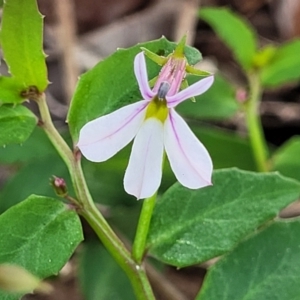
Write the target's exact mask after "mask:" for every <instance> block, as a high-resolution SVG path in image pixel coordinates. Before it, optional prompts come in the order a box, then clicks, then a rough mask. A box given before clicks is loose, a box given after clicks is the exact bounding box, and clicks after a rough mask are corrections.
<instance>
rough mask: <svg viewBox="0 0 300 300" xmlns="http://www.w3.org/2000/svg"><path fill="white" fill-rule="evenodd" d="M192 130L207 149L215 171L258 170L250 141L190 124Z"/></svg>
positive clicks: (222, 131)
mask: <svg viewBox="0 0 300 300" xmlns="http://www.w3.org/2000/svg"><path fill="white" fill-rule="evenodd" d="M190 125H191V129H192V130H193V132H194V133H195V134H196V136H197V137H198V138H199V140H200V141H201V142H202V143H203V144H204V145H205V147H206V148H207V150H208V152H209V154H210V156H211V158H212V161H213V165H214V168H215V169H221V168H229V167H237V168H240V169H244V170H251V171H254V170H256V167H255V162H254V159H253V155H252V150H251V146H250V143H249V141H248V140H246V139H243V138H241V137H240V136H238V135H237V134H236V133H234V132H231V131H229V130H224V129H220V128H213V127H212V128H210V127H208V126H204V125H201V124H200V125H199V124H196V125H195V124H194V123H190Z"/></svg>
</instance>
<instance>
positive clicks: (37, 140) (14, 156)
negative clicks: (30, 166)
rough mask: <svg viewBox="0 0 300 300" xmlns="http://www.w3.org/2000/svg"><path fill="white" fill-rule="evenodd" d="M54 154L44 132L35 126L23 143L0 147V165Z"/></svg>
mask: <svg viewBox="0 0 300 300" xmlns="http://www.w3.org/2000/svg"><path fill="white" fill-rule="evenodd" d="M0 110H1V108H0ZM55 154H56V150H55V149H54V147H53V145H52V144H51V142H50V141H49V139H48V137H47V136H46V134H45V132H44V130H43V129H41V128H40V127H38V126H36V127H35V129H34V131H33V132H32V134H31V135H30V137H29V138H28V139H27V140H26V141H25V142H24V143H22V144H11V145H8V146H6V147H0V163H1V164H12V163H18V164H19V163H26V162H29V161H32V160H39V159H40V158H42V157H46V156H48V155H55Z"/></svg>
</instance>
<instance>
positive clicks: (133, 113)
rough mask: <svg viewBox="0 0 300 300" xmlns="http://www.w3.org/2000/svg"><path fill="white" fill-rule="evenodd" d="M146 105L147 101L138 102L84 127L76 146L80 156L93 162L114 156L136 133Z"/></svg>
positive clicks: (142, 119) (141, 121)
mask: <svg viewBox="0 0 300 300" xmlns="http://www.w3.org/2000/svg"><path fill="white" fill-rule="evenodd" d="M147 105H148V101H145V100H143V101H139V102H136V103H134V104H130V105H127V106H124V107H122V108H120V109H118V110H116V111H114V112H113V113H110V114H108V115H105V116H102V117H100V118H98V119H95V120H93V121H91V122H88V123H87V124H86V125H84V126H83V127H82V129H81V130H80V134H79V141H78V144H77V146H78V148H79V149H80V151H81V152H82V154H83V155H84V156H85V157H86V158H87V159H88V160H90V161H94V162H101V161H105V160H107V159H109V158H110V157H112V156H113V155H115V154H116V153H117V152H118V151H119V150H121V149H122V148H124V147H125V146H126V145H127V144H128V143H129V142H130V141H131V140H132V139H133V138H134V136H135V135H136V133H137V132H138V130H139V128H140V126H141V124H142V123H143V121H144V118H145V113H146V109H145V108H146V107H147Z"/></svg>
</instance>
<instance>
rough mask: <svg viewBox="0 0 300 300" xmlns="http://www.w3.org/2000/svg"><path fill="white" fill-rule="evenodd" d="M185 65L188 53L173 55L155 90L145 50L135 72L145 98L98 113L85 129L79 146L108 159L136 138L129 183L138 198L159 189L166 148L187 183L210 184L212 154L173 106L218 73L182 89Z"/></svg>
mask: <svg viewBox="0 0 300 300" xmlns="http://www.w3.org/2000/svg"><path fill="white" fill-rule="evenodd" d="M185 67H186V60H185V58H184V57H177V56H175V55H173V56H170V57H169V59H168V61H167V63H166V64H165V65H164V66H163V68H162V70H161V73H160V74H159V77H158V79H157V81H156V84H155V86H154V88H153V89H152V90H151V89H150V87H149V84H148V75H147V69H146V63H145V57H144V52H141V53H139V54H137V56H136V57H135V61H134V72H135V76H136V79H137V81H138V84H139V89H140V92H141V94H142V96H143V98H144V100H141V101H139V102H136V103H133V104H130V105H127V106H125V107H122V108H120V109H118V110H116V111H114V112H112V113H110V114H108V115H105V116H102V117H100V118H97V119H95V120H93V121H91V122H89V123H87V124H86V125H85V126H83V128H82V129H81V131H80V135H79V141H78V144H77V146H78V147H79V149H80V150H81V152H82V154H83V155H84V156H85V157H86V158H87V159H88V160H90V161H94V162H101V161H106V160H107V159H109V158H111V157H112V156H114V155H115V154H116V153H117V152H118V151H119V150H121V149H122V148H123V147H125V146H126V145H127V144H128V143H129V142H130V141H131V140H133V139H134V142H133V146H132V151H131V155H130V159H129V163H128V167H127V169H126V172H125V177H124V188H125V190H126V192H127V193H129V194H131V195H134V196H136V197H137V198H138V199H141V198H148V197H150V196H152V195H153V194H154V193H155V192H156V191H157V190H158V188H159V186H160V182H161V178H162V164H163V157H164V151H165V152H166V154H167V157H168V159H169V162H170V165H171V168H172V170H173V172H174V174H175V176H176V178H177V180H178V181H179V182H180V183H181V184H182V185H183V186H185V187H187V188H190V189H198V188H201V187H204V186H207V185H211V174H212V169H213V167H212V161H211V158H210V156H209V154H208V152H207V150H206V149H205V147H204V146H203V145H202V144H201V143H200V141H199V140H198V139H197V137H196V136H195V135H194V134H193V132H192V131H191V130H190V128H189V127H188V125H187V124H186V122H185V121H184V120H183V118H182V117H180V116H179V115H178V114H177V113H176V111H175V110H174V107H175V106H177V105H178V104H179V103H181V102H182V101H184V100H186V99H188V98H191V97H194V96H197V95H200V94H202V93H204V92H205V91H206V90H208V89H209V87H210V86H211V85H212V83H213V80H214V78H213V76H209V77H206V78H204V79H202V80H200V81H198V82H196V83H195V84H193V85H191V86H189V87H187V88H186V89H184V90H181V91H179V89H180V85H181V82H182V80H183V78H184V76H185Z"/></svg>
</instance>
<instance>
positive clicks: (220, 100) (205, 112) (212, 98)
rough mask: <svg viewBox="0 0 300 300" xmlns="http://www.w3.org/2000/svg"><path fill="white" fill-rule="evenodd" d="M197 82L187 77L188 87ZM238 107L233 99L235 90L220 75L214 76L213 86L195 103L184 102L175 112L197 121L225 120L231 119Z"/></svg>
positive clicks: (197, 98) (193, 78)
mask: <svg viewBox="0 0 300 300" xmlns="http://www.w3.org/2000/svg"><path fill="white" fill-rule="evenodd" d="M196 81H199V77H196V76H193V77H191V78H190V77H188V82H189V85H191V84H193V83H195V82H196ZM238 108H239V105H238V102H237V100H236V98H235V89H234V88H233V86H232V85H231V84H230V83H229V82H228V81H226V80H225V79H224V78H223V77H222V76H221V75H215V81H214V84H213V86H212V87H211V88H210V89H209V90H208V91H207V92H205V93H204V94H203V95H201V96H198V97H196V102H195V103H194V102H191V101H184V102H183V103H181V104H180V105H179V106H178V108H177V111H178V112H179V113H181V114H183V115H185V116H188V117H193V118H199V119H225V118H229V117H232V116H233V115H234V114H235V113H236V112H237V110H238Z"/></svg>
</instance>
